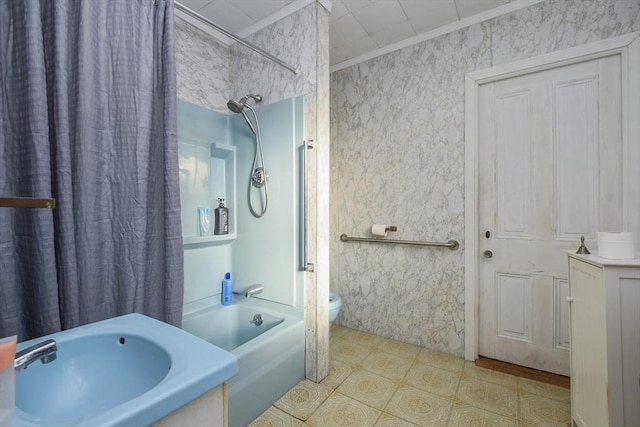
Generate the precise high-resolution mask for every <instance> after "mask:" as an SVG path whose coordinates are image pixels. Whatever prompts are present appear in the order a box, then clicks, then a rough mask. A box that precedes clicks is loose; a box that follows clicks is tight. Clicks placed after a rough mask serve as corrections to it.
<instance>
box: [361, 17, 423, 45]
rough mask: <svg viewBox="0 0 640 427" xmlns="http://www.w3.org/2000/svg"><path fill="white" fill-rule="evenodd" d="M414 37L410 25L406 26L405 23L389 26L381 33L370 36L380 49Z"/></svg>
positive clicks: (414, 33)
mask: <svg viewBox="0 0 640 427" xmlns="http://www.w3.org/2000/svg"><path fill="white" fill-rule="evenodd" d="M415 35H416V32H415V31H413V28H412V27H411V25H407V23H406V22H401V23H399V24H395V25H390V26H389V27H387V28H385V29H384V30H382V31H378V32H375V33H373V34H371V38H372V39H373V41H375V42H376V44H377V45H378V46H380V47H382V46H387V45H390V44H392V43H396V42H399V41H401V40H404V39H408V38H409V37H413V36H415Z"/></svg>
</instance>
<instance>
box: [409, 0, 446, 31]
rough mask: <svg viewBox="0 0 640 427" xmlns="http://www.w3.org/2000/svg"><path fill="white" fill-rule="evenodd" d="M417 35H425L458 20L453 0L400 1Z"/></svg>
mask: <svg viewBox="0 0 640 427" xmlns="http://www.w3.org/2000/svg"><path fill="white" fill-rule="evenodd" d="M400 4H401V5H402V8H403V9H404V11H405V13H406V14H407V16H409V23H410V24H411V26H412V27H413V29H414V30H415V32H416V33H424V32H426V31H429V30H433V29H434V28H438V27H441V26H443V25H446V24H448V23H451V22H455V21H457V20H458V11H457V10H456V5H455V3H454V2H453V0H429V1H423V0H400Z"/></svg>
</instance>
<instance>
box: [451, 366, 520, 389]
mask: <svg viewBox="0 0 640 427" xmlns="http://www.w3.org/2000/svg"><path fill="white" fill-rule="evenodd" d="M462 378H474V379H476V380H481V381H487V382H490V383H494V384H499V385H503V386H505V387H509V388H510V389H513V390H515V388H516V387H517V385H518V377H516V376H515V375H509V374H505V373H502V372H498V371H494V370H491V369H486V368H480V367H478V366H476V364H475V363H473V362H469V361H465V362H464V369H463V371H462Z"/></svg>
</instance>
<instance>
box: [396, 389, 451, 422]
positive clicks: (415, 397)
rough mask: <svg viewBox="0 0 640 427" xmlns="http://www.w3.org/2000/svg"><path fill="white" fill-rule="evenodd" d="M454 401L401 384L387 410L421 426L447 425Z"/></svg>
mask: <svg viewBox="0 0 640 427" xmlns="http://www.w3.org/2000/svg"><path fill="white" fill-rule="evenodd" d="M451 405H452V401H451V400H449V399H445V398H444V397H440V396H437V395H435V394H432V393H429V392H426V391H424V390H420V389H417V388H414V387H409V386H407V385H404V384H401V385H400V386H399V387H398V390H397V391H396V393H395V394H394V395H393V397H392V398H391V401H390V402H389V404H388V405H387V407H386V408H385V412H386V413H388V414H391V415H393V416H396V417H398V418H401V419H403V420H406V421H409V422H412V423H414V424H417V425H419V426H435V427H442V426H444V425H446V423H447V418H448V416H449V411H450V410H451Z"/></svg>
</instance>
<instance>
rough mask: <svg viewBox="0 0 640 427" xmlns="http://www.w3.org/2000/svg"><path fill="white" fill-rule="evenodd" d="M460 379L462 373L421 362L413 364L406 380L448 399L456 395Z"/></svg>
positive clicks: (410, 383) (407, 382) (411, 384)
mask: <svg viewBox="0 0 640 427" xmlns="http://www.w3.org/2000/svg"><path fill="white" fill-rule="evenodd" d="M459 381H460V373H457V372H451V371H446V370H444V369H440V368H436V367H435V366H431V365H427V364H425V363H420V362H416V363H414V364H413V365H412V366H411V368H410V369H409V372H407V375H406V377H405V379H404V382H405V383H406V384H408V385H410V386H412V387H415V388H419V389H420V390H424V391H428V392H430V393H433V394H437V395H438V396H442V397H446V398H447V399H453V398H454V397H455V395H456V390H457V388H458V382H459Z"/></svg>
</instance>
